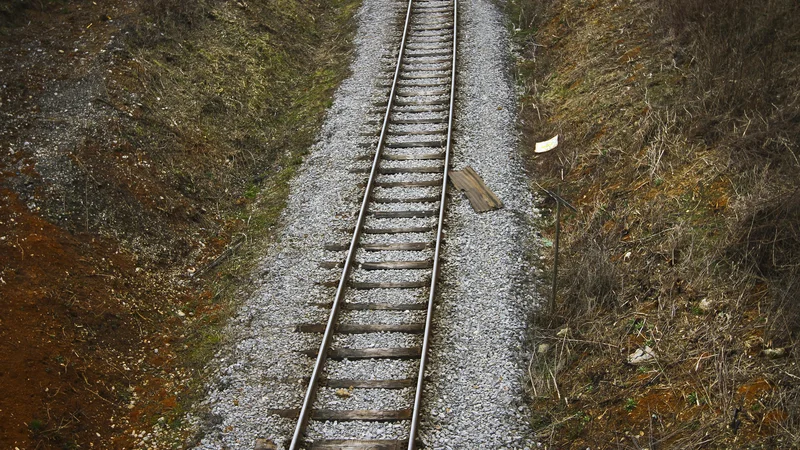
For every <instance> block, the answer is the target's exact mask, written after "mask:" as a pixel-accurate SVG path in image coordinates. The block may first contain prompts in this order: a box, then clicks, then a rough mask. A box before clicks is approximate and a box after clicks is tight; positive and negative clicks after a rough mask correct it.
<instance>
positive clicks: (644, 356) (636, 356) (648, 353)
mask: <svg viewBox="0 0 800 450" xmlns="http://www.w3.org/2000/svg"><path fill="white" fill-rule="evenodd" d="M655 358H656V353H655V352H654V351H653V349H652V348H650V346H647V345H646V346H645V347H644V348H643V349H642V348H640V349H637V350H636V351H635V352H633V353H631V354H630V355H628V364H633V365H638V364H644V363H646V362H648V361H650V360H651V359H655Z"/></svg>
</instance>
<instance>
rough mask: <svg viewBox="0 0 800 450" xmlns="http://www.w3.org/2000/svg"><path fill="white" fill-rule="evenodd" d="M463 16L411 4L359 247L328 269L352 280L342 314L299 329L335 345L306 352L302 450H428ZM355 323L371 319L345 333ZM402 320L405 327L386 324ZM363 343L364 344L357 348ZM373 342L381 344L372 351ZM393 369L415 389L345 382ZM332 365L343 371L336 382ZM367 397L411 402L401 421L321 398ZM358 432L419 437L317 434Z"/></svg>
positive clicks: (452, 0) (451, 2)
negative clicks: (388, 428)
mask: <svg viewBox="0 0 800 450" xmlns="http://www.w3.org/2000/svg"><path fill="white" fill-rule="evenodd" d="M457 9H458V7H457V0H427V1H422V0H409V2H408V6H407V7H406V17H405V21H404V25H403V34H402V37H401V39H400V44H399V51H398V53H397V58H396V60H392V61H394V66H393V67H392V68H391V69H390V70H386V71H385V74H386V78H385V79H383V80H381V81H379V83H380V86H381V87H385V88H387V89H388V95H387V96H386V100H383V101H381V102H379V103H376V104H375V105H374V106H375V107H379V108H383V107H385V114H384V116H383V121H382V124H381V127H380V130H379V131H376V132H373V133H370V134H371V135H372V136H375V137H376V138H377V140H376V141H374V145H371V146H370V147H369V153H365V154H364V155H362V157H360V159H361V160H363V161H370V160H371V161H372V165H371V166H370V167H369V168H368V169H367V168H364V169H363V170H359V169H356V170H355V171H357V172H365V173H368V174H369V177H368V179H367V181H366V188H365V191H364V197H363V201H362V203H361V208H360V210H359V212H358V219H357V221H356V224H355V228H354V229H353V234H352V239H351V240H350V243H349V244H342V245H335V244H332V245H329V246H327V248H326V249H327V250H330V251H332V252H340V253H338V254H339V255H340V257H341V259H339V260H337V261H328V262H323V263H322V265H323V267H325V268H328V269H332V270H338V269H340V270H341V272H338V271H337V272H336V273H340V277H339V279H338V280H334V281H326V282H324V283H323V284H325V285H328V286H330V287H332V288H334V287H335V289H336V291H335V296H334V298H333V302H332V304H331V303H327V304H324V305H320V306H324V307H330V316H329V318H328V320H327V323H325V324H302V325H299V326H298V331H301V332H307V333H323V336H322V342H321V344H320V346H319V349H312V350H308V351H307V352H305V353H306V354H307V355H309V356H311V357H312V358H313V357H315V358H316V363H315V364H314V369H313V372H312V373H311V376H310V378H309V380H308V388H307V390H306V393H305V397H304V399H303V403H302V407H301V408H300V410H299V412H298V411H297V410H294V412H293V413H291V414H288V415H289V416H291V417H296V418H297V425H296V427H295V430H294V434H293V436H292V441H291V445H290V447H289V448H290V449H300V448H312V449H334V448H336V449H378V450H380V449H400V448H408V449H414V448H416V445H417V443H416V440H417V439H416V438H417V429H418V424H419V420H420V403H421V397H422V391H423V381H424V374H425V364H426V359H427V353H428V347H429V342H430V330H431V316H432V311H433V300H434V296H435V294H436V282H437V275H438V272H439V254H440V249H441V242H442V224H443V220H444V214H445V198H446V188H447V185H446V182H447V176H448V167H449V164H450V147H451V136H452V125H453V101H454V94H455V85H456V84H455V67H456V36H457ZM381 111H383V109H381ZM376 128H377V127H376ZM343 311H344V312H347V313H357V314H359V315H360V316H359V317H361V319H360V320H358V321H355V322H352V321H343V320H342V317H340V316H341V313H342V312H343ZM391 312H397V313H399V315H400V316H401V317H405V319H403V320H402V321H400V322H401V323H398V321H391V322H392V323H385V321H382V320H381V319H380V317H383V316H381V314H384V315H385V314H387V313H391ZM370 314H375V318H374V319H370V316H369V315H370ZM423 318H424V320H423ZM381 322H384V323H381ZM387 335H391V336H395V338H396V339H395V342H396V341H397V340H398V339H397V337H398V336H399V341H400V342H405V343H406V344H405V345H401V346H385V345H381V342H382V341H381V340H380V339H381V336H383V337H384V338H385V337H386V336H387ZM354 336H357V337H358V339H361V340H360V341H358V342H360V344H356V345H354V344H353V343H352V342H353V337H354ZM370 336H374V337H375V339H376V340H374V341H370V339H371V338H370ZM384 342H385V341H384ZM381 360H403V361H406V362H407V363H410V364H412V365H414V368H415V369H416V370H413V369H412V371H410V372H416V374H417V376H416V378H414V377H413V375H410V376H408V377H406V378H403V377H397V376H392V374H391V373H388V372H391V371H385V372H381V371H380V370H376V371H374V372H372V376H371V377H364V376H362V377H360V378H361V379H359V378H358V377H348V378H345V377H343V376H341V375H338V376H337V375H336V374H342V373H344V374H347V372H348V370H347V367H346V365H347V364H359V363H361V364H363V363H364V362H375V363H379V362H380V361H381ZM332 362H333V363H335V364H337V368H336V370H335V371H334V370H333V369H331V368H330V365H331V364H332ZM343 365H345V367H342V366H343ZM356 388H358V389H368V390H371V389H374V390H384V391H391V392H402V395H400V394H399V395H397V396H396V397H397V404H396V407H392V409H385V408H384V409H340V408H331V407H329V405H328V407H326V402H327V403H329V402H330V398H334V400H335V397H332V396H330V395H323V394H320V392H321V390H323V389H326V390H328V391H331V390H334V392H335V393H336V395H337V396H338V397H339V398H343V397H348V396H349V395H350V393H351V392H352V391H353V390H354V389H356ZM334 403H335V402H334ZM350 421H357V422H360V423H362V424H363V425H364V427H367V428H368V427H369V426H372V425H370V424H375V425H377V424H385V423H387V422H389V423H396V424H398V428H399V429H402V430H404V433H407V435H405V436H398V437H397V439H377V440H376V439H363V438H354V437H353V436H335V435H333V434H335V433H333V432H330V431H328V432H323V431H313V430H314V429H317V430H321V429H330V427H326V424H331V423H334V422H336V423H342V422H350ZM334 428H335V427H334ZM361 434H363V435H364V436H370V435H371V433H369V432H366V433H361ZM362 437H363V436H362Z"/></svg>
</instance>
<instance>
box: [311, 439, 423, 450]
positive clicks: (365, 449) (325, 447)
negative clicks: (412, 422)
mask: <svg viewBox="0 0 800 450" xmlns="http://www.w3.org/2000/svg"><path fill="white" fill-rule="evenodd" d="M308 447H310V448H311V450H405V449H407V448H408V441H407V440H397V441H395V440H375V439H370V440H361V439H358V440H354V439H317V440H316V441H314V442H312V443H311V445H310V446H308Z"/></svg>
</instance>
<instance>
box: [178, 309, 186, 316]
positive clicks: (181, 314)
mask: <svg viewBox="0 0 800 450" xmlns="http://www.w3.org/2000/svg"><path fill="white" fill-rule="evenodd" d="M177 314H178V317H186V313H185V312H183V311H181V310H180V309H179V310H178V313H177Z"/></svg>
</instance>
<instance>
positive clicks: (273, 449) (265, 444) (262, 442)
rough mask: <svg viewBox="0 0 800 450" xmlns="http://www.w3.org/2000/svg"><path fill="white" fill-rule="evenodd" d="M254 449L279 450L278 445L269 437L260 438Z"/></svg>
mask: <svg viewBox="0 0 800 450" xmlns="http://www.w3.org/2000/svg"><path fill="white" fill-rule="evenodd" d="M253 450H278V446H277V445H275V443H274V442H272V441H271V440H269V439H263V438H258V439H256V444H255V445H254V446H253Z"/></svg>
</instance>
